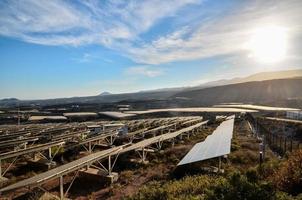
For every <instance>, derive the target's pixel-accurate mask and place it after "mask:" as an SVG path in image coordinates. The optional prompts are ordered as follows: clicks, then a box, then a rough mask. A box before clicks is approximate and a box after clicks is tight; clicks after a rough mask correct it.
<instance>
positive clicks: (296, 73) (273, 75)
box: [194, 69, 302, 88]
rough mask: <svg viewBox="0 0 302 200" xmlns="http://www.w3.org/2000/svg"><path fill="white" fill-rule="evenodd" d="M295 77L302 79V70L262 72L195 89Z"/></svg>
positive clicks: (205, 84)
mask: <svg viewBox="0 0 302 200" xmlns="http://www.w3.org/2000/svg"><path fill="white" fill-rule="evenodd" d="M294 77H302V69H297V70H286V71H269V72H260V73H256V74H252V75H250V76H247V77H242V78H233V79H222V80H217V81H211V82H207V83H204V84H201V85H199V86H196V87H194V88H207V87H214V86H220V85H229V84H235V83H245V82H251V81H265V80H273V79H286V78H294Z"/></svg>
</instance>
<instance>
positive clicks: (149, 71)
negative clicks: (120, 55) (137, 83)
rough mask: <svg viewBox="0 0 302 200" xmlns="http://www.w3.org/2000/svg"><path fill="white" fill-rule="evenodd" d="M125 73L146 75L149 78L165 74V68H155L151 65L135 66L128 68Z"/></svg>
mask: <svg viewBox="0 0 302 200" xmlns="http://www.w3.org/2000/svg"><path fill="white" fill-rule="evenodd" d="M125 73H126V74H127V75H130V76H137V75H139V76H146V77H149V78H153V77H157V76H161V75H163V70H161V69H154V68H151V67H150V66H134V67H129V68H127V69H126V71H125Z"/></svg>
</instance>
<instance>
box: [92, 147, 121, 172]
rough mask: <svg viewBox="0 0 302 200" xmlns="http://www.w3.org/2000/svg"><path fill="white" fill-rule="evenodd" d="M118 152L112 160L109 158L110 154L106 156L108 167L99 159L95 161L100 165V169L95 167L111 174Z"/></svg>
mask: <svg viewBox="0 0 302 200" xmlns="http://www.w3.org/2000/svg"><path fill="white" fill-rule="evenodd" d="M119 154H120V152H118V153H117V154H116V156H115V158H114V160H113V163H112V160H111V155H109V156H108V168H106V167H105V166H104V165H103V164H102V163H101V162H100V161H97V162H98V163H99V165H100V166H101V167H102V169H100V168H99V167H97V169H99V170H104V171H105V172H106V173H107V174H108V175H109V176H110V175H111V174H112V170H113V168H114V166H115V163H116V161H117V158H118V156H119Z"/></svg>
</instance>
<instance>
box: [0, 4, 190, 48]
mask: <svg viewBox="0 0 302 200" xmlns="http://www.w3.org/2000/svg"><path fill="white" fill-rule="evenodd" d="M193 1H194V0H184V1H176V0H170V1H160V0H152V1H127V2H126V1H119V0H116V1H94V0H90V1H59V0H53V1H48V0H39V1H37V0H26V1H22V2H21V1H17V0H12V1H1V2H0V34H1V35H5V36H9V37H16V38H20V39H22V40H25V41H28V42H32V43H38V44H44V45H74V46H77V45H85V44H102V45H104V46H107V47H111V46H112V45H113V43H115V42H121V41H123V40H126V41H131V40H133V39H134V38H135V37H137V35H138V34H140V33H141V32H144V31H146V30H148V29H149V28H150V27H151V26H152V25H154V24H155V23H156V22H157V21H158V20H159V19H161V18H164V17H167V16H171V15H173V14H174V13H175V12H176V11H177V10H178V9H180V8H182V7H183V6H185V5H187V4H190V3H193Z"/></svg>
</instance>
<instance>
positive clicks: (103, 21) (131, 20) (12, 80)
mask: <svg viewBox="0 0 302 200" xmlns="http://www.w3.org/2000/svg"><path fill="white" fill-rule="evenodd" d="M301 7H302V2H301V1H298V0H297V1H294V0H293V1H275V0H274V1H273V0H267V1H239V0H233V1H232V0H230V1H220V0H219V1H218V0H217V1H215V0H212V1H210V0H181V1H180V0H179V1H176V0H175V1H174V0H167V1H160V0H150V1H140V0H129V1H123V0H112V1H93V0H88V1H70V0H69V1H64V0H52V1H47V0H25V1H17V0H7V1H6V0H2V1H0V98H8V97H16V98H20V99H43V98H57V97H72V96H90V95H97V94H99V93H101V92H103V91H109V92H112V93H124V92H135V91H141V90H150V89H158V88H167V87H179V86H193V85H198V84H201V83H204V82H207V81H213V80H218V79H229V78H234V77H238V76H246V75H249V74H252V73H256V72H261V71H270V70H287V69H296V68H301V55H300V54H301V53H300V52H301V47H300V45H298V44H299V43H300V44H301V42H302V37H301V31H302V28H301V26H302V25H301V21H302V10H301ZM263 27H264V30H267V29H265V27H278V29H276V28H275V29H274V28H269V29H268V30H279V29H280V30H281V29H282V30H285V31H286V54H285V55H283V57H284V58H283V57H282V59H279V60H278V59H274V60H273V61H272V62H263V59H257V58H255V56H254V57H253V56H252V53H253V52H252V51H253V50H255V49H256V50H257V49H259V48H255V47H253V48H250V47H248V45H246V44H248V42H249V41H250V40H251V38H253V34H255V30H258V29H259V28H260V29H261V30H263ZM280 27H281V28H280ZM285 31H284V32H285ZM271 32H272V31H271ZM282 33H283V32H282ZM272 34H273V32H272ZM277 39H278V38H277ZM284 40H285V39H284ZM258 46H259V45H258ZM277 47H278V46H277ZM283 48H285V47H283ZM256 53H259V50H258V52H256ZM261 53H262V54H264V53H263V52H262V51H261ZM273 53H274V52H273ZM275 53H276V52H275ZM277 53H278V52H277ZM265 55H266V54H265ZM276 55H278V54H276ZM262 57H263V55H262Z"/></svg>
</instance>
